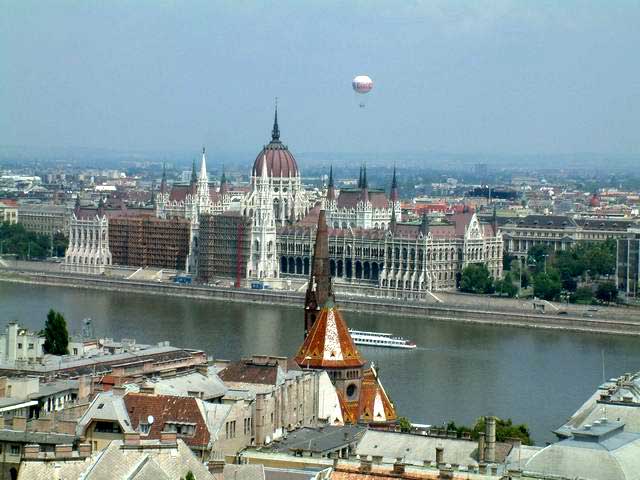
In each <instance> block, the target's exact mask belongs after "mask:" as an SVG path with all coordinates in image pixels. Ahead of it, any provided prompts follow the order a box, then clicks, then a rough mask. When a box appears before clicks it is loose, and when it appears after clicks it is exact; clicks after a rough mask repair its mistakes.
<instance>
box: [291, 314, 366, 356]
mask: <svg viewBox="0 0 640 480" xmlns="http://www.w3.org/2000/svg"><path fill="white" fill-rule="evenodd" d="M295 360H296V363H297V364H298V365H300V366H302V367H305V368H306V367H309V368H353V367H362V366H363V365H364V362H363V361H362V358H361V357H360V352H359V351H358V350H357V349H356V346H355V344H354V343H353V339H352V338H351V334H350V333H349V330H348V328H347V324H346V323H345V321H344V319H343V318H342V314H341V313H340V311H339V310H338V308H337V307H336V306H335V305H333V303H332V302H331V303H330V304H329V305H325V306H324V307H322V310H320V314H319V315H318V318H317V319H316V321H315V322H314V324H313V326H312V327H311V330H310V331H309V334H308V335H307V338H305V339H304V342H303V343H302V346H301V347H300V350H299V351H298V354H297V355H296V357H295Z"/></svg>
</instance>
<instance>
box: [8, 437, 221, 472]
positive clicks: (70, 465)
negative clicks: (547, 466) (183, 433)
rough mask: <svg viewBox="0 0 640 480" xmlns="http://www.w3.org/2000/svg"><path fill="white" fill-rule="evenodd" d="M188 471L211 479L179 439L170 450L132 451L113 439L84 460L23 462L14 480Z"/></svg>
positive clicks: (147, 446)
mask: <svg viewBox="0 0 640 480" xmlns="http://www.w3.org/2000/svg"><path fill="white" fill-rule="evenodd" d="M188 471H191V472H192V473H193V474H194V476H195V478H197V479H198V480H211V479H212V478H213V477H212V475H211V474H210V473H209V471H208V470H207V469H206V468H205V467H204V465H203V464H202V463H201V462H200V461H199V460H198V459H197V458H196V457H195V456H194V454H193V452H192V451H191V450H190V449H189V447H187V446H186V445H185V443H184V442H183V441H182V440H178V441H177V445H176V446H174V447H168V446H166V445H162V446H161V445H160V444H159V442H158V441H151V440H148V441H142V442H141V446H140V447H136V448H127V447H123V442H122V441H121V440H115V441H113V442H111V443H110V444H109V446H108V447H107V448H106V449H104V450H102V451H101V452H99V453H95V454H94V455H92V456H91V457H89V458H87V459H84V460H81V459H78V460H76V459H74V460H48V461H47V460H31V461H26V462H23V463H22V464H21V467H20V473H19V475H18V479H19V480H50V479H52V478H68V479H74V478H82V479H83V480H176V479H178V478H181V477H182V478H184V477H185V475H186V474H187V472H188ZM56 475H57V477H56Z"/></svg>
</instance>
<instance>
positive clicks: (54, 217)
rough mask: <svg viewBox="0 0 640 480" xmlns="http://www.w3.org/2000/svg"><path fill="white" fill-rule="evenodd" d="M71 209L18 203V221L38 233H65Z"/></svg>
mask: <svg viewBox="0 0 640 480" xmlns="http://www.w3.org/2000/svg"><path fill="white" fill-rule="evenodd" d="M72 214H73V209H72V208H70V207H66V206H60V205H50V204H39V205H30V204H27V205H20V206H19V207H18V223H20V224H21V225H23V226H24V228H25V229H26V230H28V231H29V232H33V233H39V234H40V235H47V236H52V235H57V234H63V235H67V234H68V232H69V225H70V222H71V216H72Z"/></svg>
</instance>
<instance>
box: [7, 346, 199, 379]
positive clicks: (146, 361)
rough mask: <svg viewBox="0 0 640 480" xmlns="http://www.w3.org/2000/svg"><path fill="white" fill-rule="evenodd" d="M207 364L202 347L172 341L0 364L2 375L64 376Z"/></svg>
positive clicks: (132, 373) (126, 374)
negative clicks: (111, 352) (90, 354)
mask: <svg viewBox="0 0 640 480" xmlns="http://www.w3.org/2000/svg"><path fill="white" fill-rule="evenodd" d="M198 366H202V367H203V368H205V369H206V367H207V355H206V353H205V352H203V351H201V350H192V349H187V348H178V347H172V346H170V345H169V342H159V343H158V344H157V345H135V347H134V348H132V349H131V350H129V351H124V352H121V353H116V354H110V353H99V354H97V355H92V356H90V357H79V356H74V355H65V356H61V357H59V356H53V355H46V356H45V357H44V358H43V359H42V360H40V361H39V362H37V363H25V362H11V363H8V362H4V363H0V376H15V375H23V374H27V375H38V376H42V377H53V376H56V375H62V376H65V377H67V378H79V377H82V376H84V375H96V374H100V375H106V374H111V375H113V376H114V377H127V378H137V377H140V376H143V375H152V374H154V373H158V374H161V373H163V372H166V373H178V372H181V371H184V370H192V369H193V368H195V367H198Z"/></svg>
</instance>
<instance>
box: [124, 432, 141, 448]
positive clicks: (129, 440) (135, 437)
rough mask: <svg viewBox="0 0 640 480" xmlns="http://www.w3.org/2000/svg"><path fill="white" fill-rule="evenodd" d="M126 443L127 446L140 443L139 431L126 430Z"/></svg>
mask: <svg viewBox="0 0 640 480" xmlns="http://www.w3.org/2000/svg"><path fill="white" fill-rule="evenodd" d="M124 444H125V445H127V446H136V445H140V434H139V433H138V432H126V433H125V434H124Z"/></svg>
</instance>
